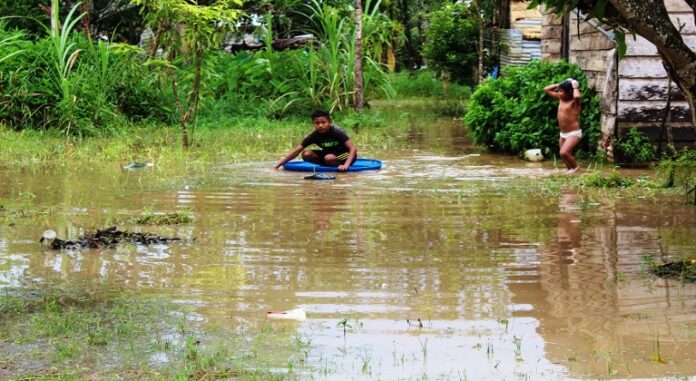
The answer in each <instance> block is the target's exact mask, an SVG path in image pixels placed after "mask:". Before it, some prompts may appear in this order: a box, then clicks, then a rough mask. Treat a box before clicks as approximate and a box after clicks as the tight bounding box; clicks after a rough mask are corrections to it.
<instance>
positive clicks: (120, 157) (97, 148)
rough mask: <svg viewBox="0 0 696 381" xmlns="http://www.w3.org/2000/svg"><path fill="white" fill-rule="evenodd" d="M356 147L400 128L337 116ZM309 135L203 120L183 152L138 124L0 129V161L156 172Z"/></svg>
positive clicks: (253, 122)
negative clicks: (105, 129)
mask: <svg viewBox="0 0 696 381" xmlns="http://www.w3.org/2000/svg"><path fill="white" fill-rule="evenodd" d="M335 123H336V124H338V125H340V126H343V127H345V128H346V130H347V132H348V133H349V135H350V136H351V139H352V140H353V141H354V142H355V143H356V145H358V146H359V147H361V148H363V149H365V148H368V149H370V148H374V149H383V148H388V147H389V146H390V145H391V144H392V143H393V142H394V140H395V136H397V135H398V134H397V133H396V132H395V130H398V128H399V127H400V126H399V125H396V124H393V123H392V124H389V125H387V122H385V120H384V119H383V118H382V116H381V114H380V113H379V112H378V111H368V112H366V113H364V114H360V115H358V114H352V113H346V114H343V115H339V116H337V117H336V118H335ZM311 131H312V124H311V121H310V119H309V117H307V118H302V119H300V118H292V119H284V120H278V121H273V120H268V119H265V118H250V117H249V118H234V117H230V116H225V115H215V116H208V117H207V118H202V120H201V122H200V125H199V126H198V127H197V128H195V131H193V133H191V139H192V141H193V142H192V147H191V148H190V149H188V150H184V149H182V148H181V142H180V131H179V129H178V128H177V127H169V126H165V125H161V124H141V125H133V126H127V127H124V129H123V130H121V131H119V132H116V133H114V134H113V135H108V136H102V137H90V138H82V139H79V138H66V137H65V135H64V134H61V133H60V132H58V131H54V130H45V131H35V130H24V131H21V132H17V131H14V130H10V129H8V128H5V127H2V126H0V146H2V147H3V150H2V151H0V162H2V163H3V164H2V165H3V166H4V167H6V168H32V167H61V166H69V167H76V168H89V167H93V166H95V165H110V164H118V165H124V164H127V163H131V162H140V163H153V164H154V165H155V167H158V168H159V169H165V170H164V171H165V173H164V174H166V168H175V171H179V170H180V169H181V168H182V167H189V168H197V167H201V166H204V165H209V164H211V163H221V162H246V161H259V160H269V161H275V160H277V159H278V158H280V157H282V155H283V154H284V153H286V152H288V151H289V150H291V149H292V148H294V147H295V146H296V145H297V144H299V142H300V141H301V139H302V137H303V136H304V135H306V134H308V133H309V132H311Z"/></svg>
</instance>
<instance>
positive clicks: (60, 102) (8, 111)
mask: <svg viewBox="0 0 696 381" xmlns="http://www.w3.org/2000/svg"><path fill="white" fill-rule="evenodd" d="M56 6H57V1H55V2H54V11H55V12H54V15H57V14H58V13H59V12H58V11H57V10H56V8H55V7H56ZM75 9H76V8H73V9H72V10H71V12H69V13H68V16H67V17H66V19H65V20H63V21H60V20H58V19H57V17H54V18H53V22H52V26H50V27H49V26H44V31H45V32H46V34H45V35H44V36H43V37H40V38H33V37H31V36H28V35H27V34H25V33H23V32H21V31H9V30H8V29H7V26H6V25H5V24H0V41H5V43H4V44H3V43H0V122H3V123H4V124H6V125H7V126H9V127H12V128H15V129H24V128H36V129H47V128H55V129H58V130H61V131H62V132H63V133H66V134H69V135H79V136H85V135H94V134H98V133H104V132H109V130H111V129H115V128H116V126H118V127H119V128H120V126H121V125H122V124H123V123H124V122H125V120H124V119H125V116H124V113H126V114H129V115H130V116H132V117H133V118H136V119H139V118H153V117H154V118H157V119H159V120H169V115H168V113H167V112H166V111H165V110H166V108H164V107H162V105H163V103H165V101H166V100H167V99H171V98H167V97H168V95H169V94H167V93H166V92H162V91H155V90H154V89H156V88H158V87H160V86H156V85H155V82H156V78H155V77H154V76H153V75H152V74H151V73H150V72H149V71H148V69H147V67H144V66H143V65H142V63H143V61H144V57H143V56H142V55H141V54H140V50H139V49H138V48H136V47H132V46H129V45H122V44H108V43H104V42H99V43H97V42H93V41H89V40H87V39H86V38H85V37H84V35H83V34H82V33H76V32H72V27H74V26H75V25H76V22H77V21H78V20H79V17H78V16H77V15H76V13H75ZM61 25H62V26H61ZM135 105H139V106H138V107H134V106H135Z"/></svg>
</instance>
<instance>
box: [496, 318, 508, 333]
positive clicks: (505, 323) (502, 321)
mask: <svg viewBox="0 0 696 381" xmlns="http://www.w3.org/2000/svg"><path fill="white" fill-rule="evenodd" d="M498 323H500V324H503V325H505V333H507V330H508V325H509V324H510V320H508V319H506V318H500V319H498Z"/></svg>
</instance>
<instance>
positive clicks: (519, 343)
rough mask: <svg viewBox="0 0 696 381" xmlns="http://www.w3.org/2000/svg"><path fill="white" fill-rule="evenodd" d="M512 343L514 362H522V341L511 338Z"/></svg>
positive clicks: (515, 337) (517, 338) (514, 337)
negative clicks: (513, 346) (513, 345)
mask: <svg viewBox="0 0 696 381" xmlns="http://www.w3.org/2000/svg"><path fill="white" fill-rule="evenodd" d="M512 342H513V343H514V344H515V360H517V361H522V339H521V338H519V337H517V336H512Z"/></svg>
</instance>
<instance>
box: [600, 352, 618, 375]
mask: <svg viewBox="0 0 696 381" xmlns="http://www.w3.org/2000/svg"><path fill="white" fill-rule="evenodd" d="M602 357H604V361H606V363H607V376H615V375H616V374H617V373H618V370H616V369H614V358H613V356H612V353H611V351H604V353H602Z"/></svg>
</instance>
